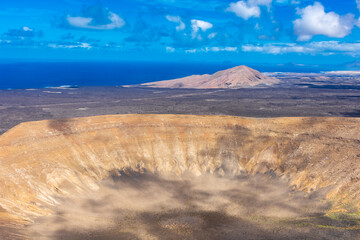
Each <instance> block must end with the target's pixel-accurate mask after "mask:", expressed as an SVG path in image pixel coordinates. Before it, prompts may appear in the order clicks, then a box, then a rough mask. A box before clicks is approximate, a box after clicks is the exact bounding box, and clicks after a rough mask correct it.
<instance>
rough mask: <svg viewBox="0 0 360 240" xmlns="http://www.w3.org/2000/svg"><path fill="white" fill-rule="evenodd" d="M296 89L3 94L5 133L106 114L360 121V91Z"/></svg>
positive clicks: (0, 108)
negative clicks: (21, 125) (25, 124)
mask: <svg viewBox="0 0 360 240" xmlns="http://www.w3.org/2000/svg"><path fill="white" fill-rule="evenodd" d="M342 88H343V87H341V86H336V85H335V86H333V85H331V86H327V85H325V86H312V85H310V86H309V85H307V86H302V85H301V86H294V87H281V86H280V87H273V88H247V89H236V90H231V89H215V90H214V89H211V90H200V89H154V88H123V87H80V88H48V89H33V90H25V89H21V90H0V134H2V133H4V132H5V131H7V130H9V129H10V128H12V127H14V126H16V125H17V124H19V123H21V122H26V121H34V120H43V119H61V118H72V117H86V116H94V115H104V114H130V113H134V114H136V113H139V114H147V113H149V114H194V115H198V114H201V115H232V116H245V117H261V118H264V117H296V116H345V117H360V88H358V86H348V87H347V89H342Z"/></svg>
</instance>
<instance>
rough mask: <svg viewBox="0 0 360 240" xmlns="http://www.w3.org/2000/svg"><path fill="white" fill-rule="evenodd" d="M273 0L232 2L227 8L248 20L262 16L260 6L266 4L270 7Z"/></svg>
mask: <svg viewBox="0 0 360 240" xmlns="http://www.w3.org/2000/svg"><path fill="white" fill-rule="evenodd" d="M271 3H272V0H248V1H238V2H236V3H230V6H229V7H228V8H227V9H226V11H228V12H233V13H235V14H236V16H238V17H241V18H243V19H245V20H248V19H249V18H251V17H255V18H258V17H260V14H261V10H260V7H259V6H266V7H267V8H268V10H269V9H270V6H271Z"/></svg>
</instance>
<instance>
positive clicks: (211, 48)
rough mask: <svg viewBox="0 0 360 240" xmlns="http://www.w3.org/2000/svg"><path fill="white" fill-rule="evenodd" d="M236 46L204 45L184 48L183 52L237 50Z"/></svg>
mask: <svg viewBox="0 0 360 240" xmlns="http://www.w3.org/2000/svg"><path fill="white" fill-rule="evenodd" d="M237 51H238V48H237V47H205V48H195V49H188V50H185V53H197V52H237Z"/></svg>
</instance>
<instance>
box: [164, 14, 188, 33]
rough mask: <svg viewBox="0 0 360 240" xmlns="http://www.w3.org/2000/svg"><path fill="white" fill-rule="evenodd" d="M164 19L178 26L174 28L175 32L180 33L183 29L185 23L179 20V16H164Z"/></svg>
mask: <svg viewBox="0 0 360 240" xmlns="http://www.w3.org/2000/svg"><path fill="white" fill-rule="evenodd" d="M166 19H167V20H168V21H170V22H173V23H178V24H179V26H177V27H176V31H182V30H184V29H185V27H186V26H185V23H184V22H183V21H182V20H181V17H179V16H170V15H167V16H166Z"/></svg>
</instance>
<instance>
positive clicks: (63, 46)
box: [48, 43, 92, 49]
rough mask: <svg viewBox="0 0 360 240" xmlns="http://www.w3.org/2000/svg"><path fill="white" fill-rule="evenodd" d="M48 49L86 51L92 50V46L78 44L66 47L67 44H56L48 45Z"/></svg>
mask: <svg viewBox="0 0 360 240" xmlns="http://www.w3.org/2000/svg"><path fill="white" fill-rule="evenodd" d="M48 47H50V48H70V49H71V48H84V49H91V48H92V46H91V45H90V44H89V43H77V44H71V45H65V44H55V43H51V44H48Z"/></svg>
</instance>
